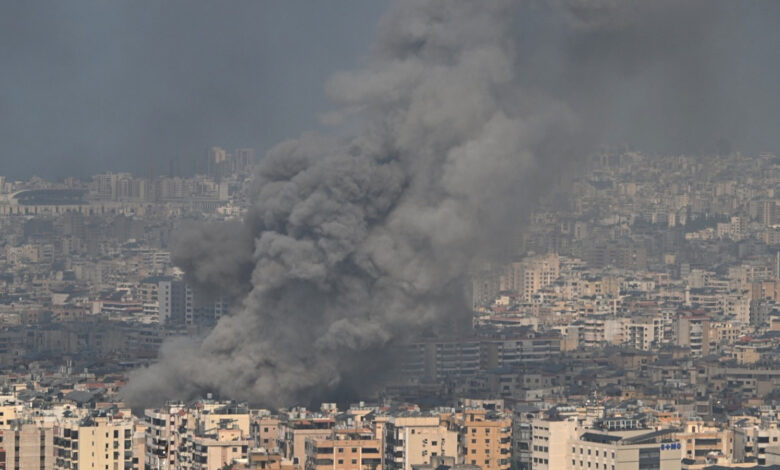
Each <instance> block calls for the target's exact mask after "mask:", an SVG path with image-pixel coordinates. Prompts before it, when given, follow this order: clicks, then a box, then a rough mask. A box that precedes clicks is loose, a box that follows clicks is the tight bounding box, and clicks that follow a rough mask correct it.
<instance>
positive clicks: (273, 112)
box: [0, 0, 386, 178]
mask: <svg viewBox="0 0 780 470" xmlns="http://www.w3.org/2000/svg"><path fill="white" fill-rule="evenodd" d="M385 9H386V4H385V2H383V1H379V0H377V1H366V0H339V1H328V2H319V1H315V2H312V1H303V0H301V1H297V0H293V1H290V0H285V1H275V2H272V1H262V2H261V1H247V0H231V1H224V2H223V1H205V0H165V1H131V0H110V1H97V0H95V1H91V0H74V1H66V2H60V1H18V2H17V1H9V2H0V175H8V176H11V177H20V178H22V177H29V176H31V175H33V174H36V175H40V176H43V177H48V178H55V177H60V176H64V175H89V174H92V173H95V172H100V171H105V170H114V171H117V170H129V171H134V172H136V173H140V174H146V173H148V172H149V171H150V170H155V171H157V172H167V171H168V161H169V160H170V159H171V158H178V159H179V160H180V161H181V167H182V171H186V170H187V169H188V167H189V168H192V163H191V162H193V161H194V160H195V159H196V158H202V157H203V155H204V154H205V152H206V150H207V149H208V148H209V147H210V146H212V145H220V146H225V147H227V148H228V149H232V148H234V147H240V146H251V147H256V148H257V149H258V150H259V151H260V153H262V151H263V150H265V149H267V148H269V147H271V146H272V145H273V144H275V143H277V142H278V141H279V140H282V139H284V138H288V137H294V136H297V135H298V134H299V133H300V132H302V131H304V130H307V129H316V128H317V127H318V119H319V115H320V114H321V113H323V112H324V111H327V109H328V108H327V100H326V97H325V93H324V91H323V90H324V83H325V81H326V80H327V78H328V77H329V76H330V75H332V74H333V73H334V72H336V71H337V70H342V69H348V68H353V67H355V66H356V65H357V64H358V62H359V60H360V58H361V57H362V56H364V55H365V54H366V53H367V51H368V49H369V47H370V43H371V40H372V38H373V35H374V31H375V29H376V24H377V22H378V21H379V18H380V17H381V15H382V13H383V12H384V10H385Z"/></svg>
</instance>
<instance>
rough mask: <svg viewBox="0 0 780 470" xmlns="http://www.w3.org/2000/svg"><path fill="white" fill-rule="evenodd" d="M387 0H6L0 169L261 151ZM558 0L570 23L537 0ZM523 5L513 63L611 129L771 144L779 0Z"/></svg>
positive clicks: (651, 145)
mask: <svg viewBox="0 0 780 470" xmlns="http://www.w3.org/2000/svg"><path fill="white" fill-rule="evenodd" d="M392 3H394V2H391V1H389V0H388V1H382V0H332V1H304V0H284V1H282V0H279V1H255V0H229V1H215V0H156V1H152V0H149V1H139V0H109V1H99V0H69V1H42V0H25V1H5V2H0V175H8V176H11V177H28V176H30V175H33V174H37V175H40V176H43V177H48V178H56V177H60V176H65V175H77V176H78V175H80V176H86V175H90V174H93V173H96V172H100V171H106V170H113V171H122V170H129V171H133V172H135V173H138V174H148V173H151V172H155V173H167V171H168V168H169V161H170V160H171V159H177V160H178V161H179V162H180V164H179V165H180V168H181V171H182V172H184V173H188V172H191V170H192V168H193V164H194V162H195V161H196V160H202V158H203V156H204V155H205V153H206V151H207V149H208V148H209V147H211V146H213V145H219V146H223V147H226V148H228V149H231V150H232V149H233V148H235V147H255V148H256V149H257V150H258V153H259V154H263V153H264V152H265V150H267V149H268V148H270V147H272V146H273V145H274V144H276V143H278V142H279V141H280V140H283V139H286V138H290V137H295V136H298V135H299V134H300V133H301V132H303V131H306V130H310V129H318V128H319V127H321V125H320V121H319V118H320V116H321V115H322V114H323V113H325V112H327V111H329V110H330V109H331V108H330V107H329V102H328V100H327V98H326V94H325V91H324V90H325V86H326V85H325V84H326V82H327V80H328V78H329V77H331V76H332V75H333V74H334V73H335V72H337V71H341V70H351V69H355V68H357V67H358V66H360V65H361V63H362V61H364V60H366V59H365V58H366V57H367V55H368V52H369V49H370V48H371V44H372V42H373V41H374V37H375V34H376V32H377V24H378V23H379V21H380V18H381V17H382V15H383V14H384V13H385V11H386V9H387V8H388V5H389V4H392ZM446 3H447V2H443V4H446ZM556 4H564V5H569V6H570V7H571V11H572V12H573V13H572V18H569V20H571V21H573V22H574V23H575V26H574V27H573V28H572V27H571V24H568V23H566V24H562V23H560V22H559V21H561V19H560V18H559V17H557V16H555V15H546V14H545V12H544V9H545V7H546V6H549V5H556ZM621 4H623V5H628V6H627V7H625V8H615V6H616V5H621ZM651 4H652V5H655V4H660V5H661V6H659V7H652V8H651V7H649V6H648V5H651ZM521 5H522V6H523V8H518V15H517V18H516V20H515V21H516V27H515V28H514V29H513V30H512V33H511V34H515V35H516V37H508V38H507V40H510V41H514V42H515V43H516V46H515V48H514V50H515V51H516V52H517V54H518V55H519V56H520V57H519V58H517V59H516V63H517V64H518V65H519V72H518V73H519V76H520V81H522V82H523V84H524V85H526V86H528V87H529V88H530V89H533V88H534V86H536V87H538V88H541V89H544V90H545V92H546V93H547V94H550V95H552V96H555V97H559V98H561V100H562V101H563V102H565V103H567V104H569V105H570V106H571V107H572V108H574V109H575V110H576V111H577V113H578V114H579V115H580V116H583V117H587V116H591V117H592V119H593V120H597V121H599V122H600V123H601V127H602V128H603V129H600V132H599V134H598V137H597V138H598V139H599V140H603V141H604V143H607V144H623V143H627V144H629V145H633V146H635V147H637V148H639V149H640V150H645V151H649V152H653V151H659V152H711V151H713V150H714V149H716V148H718V145H716V143H717V142H722V143H726V145H725V146H723V145H722V146H720V148H732V149H734V150H740V151H743V152H748V153H755V152H760V151H771V152H778V151H780V132H779V131H778V125H779V124H780V93H778V91H777V86H778V85H777V84H778V83H780V73H779V72H780V32H779V31H780V30H778V28H777V24H778V21H780V2H778V1H769V0H767V1H749V2H729V1H712V2H705V1H698V2H694V1H677V2H676V1H654V2H641V1H640V2H632V1H626V2H612V1H611V0H559V1H558V2H547V1H540V2H531V1H528V2H521ZM610 5H612V7H611V8H610V7H609V6H610ZM435 8H439V7H438V6H436V7H435ZM521 10H522V11H521ZM613 10H614V12H613ZM637 11H639V13H636V12H637ZM605 12H606V13H605ZM632 12H633V13H632ZM639 18H641V21H640V20H639ZM564 21H566V19H565V18H564ZM556 22H558V23H556ZM410 23H414V21H412V20H410ZM414 27H415V26H414V25H413V24H411V25H409V29H410V31H413V30H414ZM399 28H401V29H403V27H402V26H399ZM380 30H381V29H380ZM401 33H403V34H407V33H408V32H406V33H404V32H403V31H401ZM401 33H399V34H401ZM403 34H401V35H403ZM559 64H565V67H564V68H561V67H560V66H559Z"/></svg>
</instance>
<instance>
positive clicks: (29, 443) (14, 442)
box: [0, 422, 54, 470]
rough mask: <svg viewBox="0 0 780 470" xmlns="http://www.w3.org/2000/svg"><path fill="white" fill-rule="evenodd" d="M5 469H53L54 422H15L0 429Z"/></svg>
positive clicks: (1, 460) (0, 460)
mask: <svg viewBox="0 0 780 470" xmlns="http://www.w3.org/2000/svg"><path fill="white" fill-rule="evenodd" d="M0 436H2V443H3V449H4V451H5V458H4V460H3V459H0V462H2V463H4V464H5V465H4V466H3V467H2V468H3V469H5V470H24V469H28V468H34V469H40V470H53V469H54V423H53V422H43V423H40V424H35V423H25V424H15V425H13V426H11V427H9V428H8V429H3V430H0Z"/></svg>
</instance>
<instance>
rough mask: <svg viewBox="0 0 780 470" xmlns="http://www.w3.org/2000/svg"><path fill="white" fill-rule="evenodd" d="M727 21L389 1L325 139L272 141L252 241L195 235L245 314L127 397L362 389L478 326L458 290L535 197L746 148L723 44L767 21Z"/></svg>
mask: <svg viewBox="0 0 780 470" xmlns="http://www.w3.org/2000/svg"><path fill="white" fill-rule="evenodd" d="M731 8H733V7H731V6H729V5H725V4H716V3H711V2H707V3H704V2H701V3H699V2H685V3H684V4H683V5H680V4H678V2H641V3H640V2H610V1H606V0H605V1H592V2H588V1H577V0H572V1H560V2H554V3H546V2H538V3H537V2H520V1H509V0H503V1H494V2H472V1H448V2H436V1H417V0H414V1H402V2H399V3H397V4H396V5H394V7H393V8H392V9H391V11H390V12H389V13H388V14H387V16H386V17H385V18H384V20H383V21H382V23H381V25H380V28H379V31H378V33H377V40H376V43H375V45H374V47H373V50H372V54H371V55H370V57H369V58H367V60H366V62H365V64H364V65H363V66H362V67H361V68H359V69H357V70H354V71H350V72H344V73H341V74H338V75H336V76H334V77H333V78H332V80H331V81H330V82H329V83H328V85H327V91H328V93H329V95H330V96H331V97H332V98H333V100H334V102H335V103H336V104H337V108H336V110H335V111H334V112H333V113H331V114H330V115H329V116H328V121H329V122H331V123H336V124H334V126H335V127H336V129H335V130H334V132H333V135H331V136H323V135H318V134H306V135H303V136H301V137H300V138H298V139H295V140H289V141H286V142H282V143H281V144H279V145H278V146H277V147H275V148H274V149H272V150H271V151H270V152H269V153H268V154H267V155H266V157H265V159H264V160H263V162H262V163H261V165H260V168H259V170H258V173H257V177H256V181H255V188H254V195H253V201H254V205H253V206H252V208H251V210H250V212H249V214H248V215H247V216H246V220H245V221H244V222H243V224H241V225H239V226H231V227H207V228H203V229H201V230H195V231H188V233H187V234H186V235H185V236H184V237H183V238H182V240H181V241H180V243H179V244H178V248H177V251H176V253H175V257H176V260H177V263H179V265H180V266H182V267H183V268H184V269H185V271H186V272H187V274H188V276H189V277H190V280H192V281H194V282H196V283H197V284H199V285H202V286H207V287H209V288H210V289H212V290H214V291H220V292H230V293H232V294H233V295H234V296H236V297H237V298H238V299H239V300H238V304H239V306H240V307H239V308H237V309H234V310H235V311H234V313H233V314H232V315H230V316H228V317H225V318H222V320H221V321H220V322H219V324H218V325H217V326H216V328H215V329H214V330H213V332H211V333H210V334H209V335H208V336H207V337H206V338H205V339H204V340H202V341H194V340H177V341H173V342H169V343H167V344H165V345H164V346H163V349H162V353H161V358H160V361H159V363H158V364H156V365H153V366H152V367H150V368H148V369H144V370H140V371H137V372H136V373H135V374H134V375H133V376H132V377H131V380H130V382H129V384H128V386H127V387H126V388H125V390H124V393H125V397H126V399H127V400H128V402H130V403H131V404H134V405H139V404H148V403H149V402H150V401H155V400H161V399H164V398H189V397H193V396H196V395H199V394H201V393H202V392H204V391H215V392H218V393H221V394H222V395H224V396H230V397H233V398H237V399H242V400H248V401H251V402H255V403H263V404H267V405H279V404H285V403H291V402H296V401H302V400H307V399H310V398H312V397H319V396H325V395H327V394H328V393H330V392H333V391H336V390H338V391H343V390H344V389H346V390H349V389H360V390H361V391H365V390H366V389H367V388H369V387H371V385H372V384H373V383H376V381H377V380H378V379H379V378H381V376H382V375H383V370H382V364H383V362H384V360H385V359H386V357H387V356H386V353H387V351H388V347H389V346H392V345H393V344H396V343H398V342H403V341H404V339H407V338H409V337H410V336H411V335H414V334H415V333H417V332H420V331H422V330H426V329H434V330H437V331H453V332H456V331H458V330H459V329H460V328H463V327H467V326H468V321H469V315H470V312H469V310H468V303H467V301H466V298H465V282H464V281H465V278H464V276H465V275H466V274H467V273H468V272H469V270H470V269H471V268H472V267H474V265H475V263H477V262H479V261H480V260H485V259H493V258H496V257H498V256H501V255H504V254H506V253H507V252H508V250H511V248H512V244H513V242H514V241H515V240H516V236H517V234H518V233H519V231H521V230H522V220H523V216H524V215H525V214H527V211H528V210H529V209H530V208H531V207H532V205H533V203H534V201H535V200H536V199H537V198H538V197H539V195H540V194H543V193H544V191H545V190H546V189H547V188H548V187H549V186H550V185H551V184H553V183H554V182H555V181H557V180H558V179H559V178H560V176H561V174H563V173H567V172H569V171H574V170H575V169H576V167H577V165H578V164H579V163H580V162H581V161H582V159H583V158H584V157H585V156H586V154H587V153H588V152H589V151H590V150H591V149H593V148H594V146H595V145H597V144H599V143H601V142H602V141H603V140H604V139H609V138H611V137H614V136H620V137H621V138H625V139H626V140H629V141H631V139H632V138H636V140H639V141H641V140H642V139H644V138H649V137H650V136H652V138H653V139H664V138H666V139H668V142H667V143H668V145H669V147H670V148H682V147H687V146H690V147H698V148H703V147H706V146H707V145H710V143H712V142H715V140H716V139H717V138H719V137H722V136H723V134H721V133H720V131H721V130H722V129H724V128H725V127H728V126H724V123H732V121H733V122H734V123H735V124H734V125H735V126H736V127H735V128H734V130H736V131H737V132H743V131H742V130H741V129H742V127H743V124H740V123H736V121H734V119H735V118H733V117H728V118H726V117H723V116H721V115H720V114H718V113H720V112H729V111H731V112H734V113H740V112H743V111H744V112H747V111H746V110H744V109H743V106H742V105H743V104H747V103H751V102H753V101H752V100H753V98H752V97H751V96H752V95H751V96H748V95H745V96H742V97H735V96H733V94H731V93H723V91H724V90H723V86H724V84H728V83H730V80H732V79H733V77H734V74H733V73H732V72H733V71H731V67H735V66H736V65H738V62H739V60H738V57H739V56H738V54H737V51H736V50H734V49H733V48H731V47H730V48H728V49H724V50H719V49H713V48H712V44H713V43H714V44H718V42H717V41H714V42H713V41H712V38H713V37H714V36H715V35H717V34H718V28H719V27H720V26H721V25H723V24H727V23H728V24H730V25H731V26H730V29H729V31H734V30H735V29H739V28H741V27H746V26H747V24H748V23H749V21H748V20H749V19H750V18H753V16H751V15H758V13H755V12H754V13H751V14H750V15H748V14H743V13H744V12H741V11H740V12H737V13H738V14H743V16H736V17H735V16H734V11H731V10H730V9H731ZM767 8H770V9H774V7H773V6H769V7H767ZM772 13H775V12H774V11H773V12H772ZM729 15H731V17H729ZM735 21H736V22H742V23H740V25H739V27H737V26H734V24H732V23H733V22H735ZM713 66H717V68H718V70H721V71H723V73H722V74H721V75H720V76H719V77H718V76H716V75H717V73H716V71H713V70H711V67H713ZM711 72H713V73H711ZM742 86H744V85H740V87H742ZM740 89H741V88H740ZM643 126H644V128H642V127H643ZM677 126H679V129H678V128H677ZM662 130H668V131H669V132H668V133H667V134H665V135H664V132H661V131H662ZM744 132H748V131H744ZM346 134H349V135H353V137H344V135H346ZM667 143H662V144H661V146H662V147H663V146H664V145H666V144H667Z"/></svg>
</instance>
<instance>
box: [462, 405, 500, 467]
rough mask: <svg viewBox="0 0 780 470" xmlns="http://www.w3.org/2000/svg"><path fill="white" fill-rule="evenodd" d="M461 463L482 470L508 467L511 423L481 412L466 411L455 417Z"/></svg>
mask: <svg viewBox="0 0 780 470" xmlns="http://www.w3.org/2000/svg"><path fill="white" fill-rule="evenodd" d="M456 423H457V424H458V426H459V428H460V429H459V431H460V442H461V446H462V452H463V456H464V457H463V458H464V461H465V462H464V463H467V464H471V465H479V466H480V467H482V468H483V470H507V469H509V467H510V466H511V460H512V459H511V454H512V419H511V418H510V417H509V416H508V415H505V414H501V413H496V412H492V411H488V410H485V409H467V410H465V411H463V412H462V413H459V414H458V415H457V421H456Z"/></svg>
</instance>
